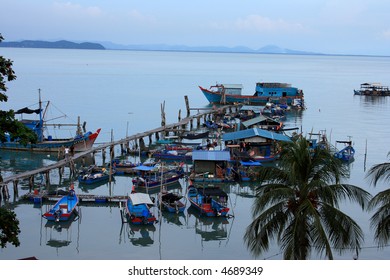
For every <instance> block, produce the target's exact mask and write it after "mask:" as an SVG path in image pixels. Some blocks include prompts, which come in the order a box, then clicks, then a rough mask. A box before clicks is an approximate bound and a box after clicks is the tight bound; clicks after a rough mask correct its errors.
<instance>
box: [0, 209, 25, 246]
mask: <svg viewBox="0 0 390 280" xmlns="http://www.w3.org/2000/svg"><path fill="white" fill-rule="evenodd" d="M19 233H20V229H19V220H18V219H17V218H16V214H15V213H14V212H13V211H11V210H8V209H5V208H2V207H0V246H1V248H5V247H7V243H11V244H13V245H14V246H16V247H17V246H19V245H20V242H19V237H18V236H19Z"/></svg>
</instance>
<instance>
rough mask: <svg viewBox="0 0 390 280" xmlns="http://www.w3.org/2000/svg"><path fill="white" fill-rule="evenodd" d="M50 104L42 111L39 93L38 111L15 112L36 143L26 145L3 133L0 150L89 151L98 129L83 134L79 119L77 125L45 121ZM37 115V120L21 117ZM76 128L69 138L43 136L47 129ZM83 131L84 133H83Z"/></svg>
mask: <svg viewBox="0 0 390 280" xmlns="http://www.w3.org/2000/svg"><path fill="white" fill-rule="evenodd" d="M49 104H50V102H48V101H47V104H46V106H45V109H43V106H42V101H41V95H40V93H39V106H38V109H29V108H27V107H25V108H22V109H20V110H17V111H16V112H15V114H16V115H20V116H21V117H20V119H19V121H20V122H22V123H23V124H24V125H25V126H26V127H28V128H29V129H31V130H32V131H33V132H34V133H35V134H36V135H37V139H38V140H37V143H27V144H26V145H24V144H22V143H20V142H18V141H17V140H14V139H12V135H11V134H10V133H8V132H6V133H5V141H4V142H0V149H4V150H16V151H33V152H60V151H61V152H63V151H64V150H65V149H69V151H71V152H82V151H86V150H88V149H90V148H91V147H92V146H93V144H94V143H95V140H96V138H97V137H98V136H99V133H100V128H99V129H98V130H96V131H95V132H93V133H92V132H91V131H88V132H85V123H84V125H83V127H82V126H81V124H80V118H79V119H78V122H77V124H58V123H56V124H53V123H50V122H49V121H48V120H46V116H45V115H46V112H47V108H48V106H49ZM26 114H27V115H31V114H37V115H38V116H39V117H38V118H37V119H34V120H31V119H24V118H23V115H26ZM66 126H76V127H77V128H76V134H75V136H74V137H71V138H53V136H52V135H45V132H46V131H47V130H48V129H49V127H66ZM83 129H84V132H83Z"/></svg>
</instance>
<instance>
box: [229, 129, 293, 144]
mask: <svg viewBox="0 0 390 280" xmlns="http://www.w3.org/2000/svg"><path fill="white" fill-rule="evenodd" d="M256 136H258V137H262V138H266V139H272V140H276V141H284V142H290V141H291V139H290V137H288V136H286V135H283V134H280V133H275V132H272V131H268V130H264V129H260V128H251V129H245V130H240V131H236V132H230V133H225V134H223V136H222V139H223V141H232V140H240V139H246V138H252V137H256Z"/></svg>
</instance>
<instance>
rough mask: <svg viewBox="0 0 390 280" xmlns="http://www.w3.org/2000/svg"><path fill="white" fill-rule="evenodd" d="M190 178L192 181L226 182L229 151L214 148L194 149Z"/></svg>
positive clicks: (228, 179)
mask: <svg viewBox="0 0 390 280" xmlns="http://www.w3.org/2000/svg"><path fill="white" fill-rule="evenodd" d="M192 161H193V167H192V171H191V175H190V179H191V180H192V181H194V182H227V181H231V180H230V178H228V177H227V172H226V171H227V168H228V167H229V161H230V152H229V151H216V150H194V151H193V152H192Z"/></svg>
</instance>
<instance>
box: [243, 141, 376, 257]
mask: <svg viewBox="0 0 390 280" xmlns="http://www.w3.org/2000/svg"><path fill="white" fill-rule="evenodd" d="M346 175H347V169H346V167H345V165H343V163H342V162H341V161H340V160H339V159H337V158H335V157H334V156H333V153H332V152H331V151H329V150H328V149H324V148H321V147H317V148H315V149H314V150H311V149H309V144H308V141H307V140H306V139H305V138H303V137H301V138H299V139H297V140H295V141H292V142H288V143H285V144H283V145H282V153H281V159H280V161H279V162H278V164H277V165H276V166H264V167H263V168H261V169H260V171H259V178H260V183H261V184H260V186H258V187H256V199H255V201H254V205H253V209H252V214H253V222H252V223H251V224H250V225H249V226H248V227H247V230H246V233H245V236H244V240H245V243H246V245H247V247H248V248H249V249H250V250H251V251H252V253H253V254H254V255H260V254H262V253H264V252H265V251H267V250H268V248H269V244H270V241H272V240H275V241H276V242H277V243H278V244H279V246H280V248H281V250H282V251H283V258H284V259H295V260H305V259H308V258H309V257H310V255H311V252H312V251H317V252H318V253H320V254H321V255H322V254H325V257H326V258H327V259H333V250H337V251H339V252H342V251H343V250H345V249H349V250H352V251H356V252H357V253H358V252H359V250H360V249H361V244H362V242H363V231H362V230H361V228H360V227H359V225H358V224H357V223H356V222H355V221H354V220H353V219H352V218H351V217H349V216H348V215H346V214H345V213H343V212H342V211H341V210H340V209H339V204H340V202H342V201H343V200H346V199H349V200H350V201H353V202H356V203H358V205H359V206H361V208H362V209H364V208H365V207H366V206H367V204H368V202H369V200H370V198H371V195H370V194H369V193H368V192H366V191H365V190H363V189H362V188H359V187H357V186H353V185H349V184H343V183H342V179H343V178H344V177H345V176H346Z"/></svg>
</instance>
